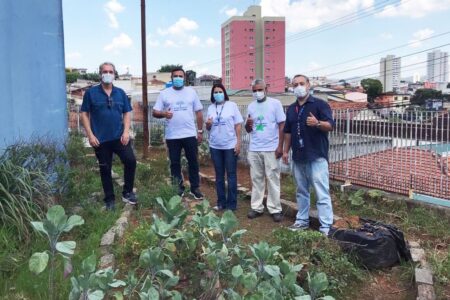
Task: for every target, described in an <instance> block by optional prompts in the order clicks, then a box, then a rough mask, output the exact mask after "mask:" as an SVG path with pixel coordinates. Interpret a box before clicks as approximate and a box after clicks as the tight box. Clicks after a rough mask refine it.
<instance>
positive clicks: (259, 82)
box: [252, 78, 266, 86]
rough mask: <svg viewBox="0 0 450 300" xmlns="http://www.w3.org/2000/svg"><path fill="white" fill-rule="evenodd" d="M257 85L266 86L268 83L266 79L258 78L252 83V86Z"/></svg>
mask: <svg viewBox="0 0 450 300" xmlns="http://www.w3.org/2000/svg"><path fill="white" fill-rule="evenodd" d="M257 84H262V85H264V86H266V82H265V81H264V79H261V78H256V79H255V80H253V81H252V86H255V85H257Z"/></svg>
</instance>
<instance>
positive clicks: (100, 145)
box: [81, 62, 137, 210]
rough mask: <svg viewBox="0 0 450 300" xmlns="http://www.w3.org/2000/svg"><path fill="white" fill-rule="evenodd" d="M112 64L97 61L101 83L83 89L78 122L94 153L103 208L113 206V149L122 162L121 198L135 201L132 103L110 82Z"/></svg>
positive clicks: (131, 201) (130, 201) (112, 74)
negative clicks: (102, 194)
mask: <svg viewBox="0 0 450 300" xmlns="http://www.w3.org/2000/svg"><path fill="white" fill-rule="evenodd" d="M115 71H116V69H115V67H114V65H113V64H112V63H109V62H105V63H103V64H101V65H100V67H99V73H100V76H101V84H99V85H96V86H93V87H92V88H90V89H89V90H87V91H86V93H85V94H84V97H83V104H82V105H81V122H82V123H83V126H84V128H85V130H86V134H87V136H88V138H89V144H91V146H92V147H94V150H95V155H96V156H97V159H98V163H99V167H100V176H101V179H102V185H103V191H104V193H105V199H104V201H105V204H106V209H108V210H113V209H114V201H115V197H114V187H113V183H112V177H111V167H112V157H113V153H116V154H117V156H119V158H120V160H121V161H122V163H123V164H124V182H125V184H124V186H123V192H122V201H123V202H125V203H129V204H133V205H134V204H136V203H137V200H136V195H135V194H134V193H133V185H134V174H135V171H136V158H135V156H134V153H133V149H132V148H131V144H130V134H129V129H130V123H131V113H130V112H131V110H132V109H131V105H130V102H129V100H128V97H127V95H126V94H125V92H124V91H123V90H122V89H120V88H118V87H115V86H114V85H113V84H112V83H113V81H114V77H115Z"/></svg>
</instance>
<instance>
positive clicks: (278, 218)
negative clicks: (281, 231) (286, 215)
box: [272, 213, 283, 223]
mask: <svg viewBox="0 0 450 300" xmlns="http://www.w3.org/2000/svg"><path fill="white" fill-rule="evenodd" d="M272 219H273V221H274V222H276V223H279V222H281V220H282V219H283V215H282V214H281V213H274V214H272Z"/></svg>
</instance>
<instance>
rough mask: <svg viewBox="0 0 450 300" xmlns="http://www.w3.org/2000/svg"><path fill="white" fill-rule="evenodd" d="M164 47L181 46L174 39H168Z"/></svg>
mask: <svg viewBox="0 0 450 300" xmlns="http://www.w3.org/2000/svg"><path fill="white" fill-rule="evenodd" d="M164 47H166V48H179V47H180V45H178V44H177V43H175V42H174V41H172V40H166V41H165V42H164Z"/></svg>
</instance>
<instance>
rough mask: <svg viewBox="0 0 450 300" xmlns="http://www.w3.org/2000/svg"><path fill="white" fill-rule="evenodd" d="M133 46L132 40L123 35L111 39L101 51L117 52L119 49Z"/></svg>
mask: <svg viewBox="0 0 450 300" xmlns="http://www.w3.org/2000/svg"><path fill="white" fill-rule="evenodd" d="M132 45H133V40H132V39H131V38H130V37H129V36H128V35H127V34H125V33H121V34H120V35H118V36H116V37H115V38H113V40H112V42H111V43H110V44H108V45H106V46H105V47H104V48H103V49H104V50H105V51H119V50H120V49H126V48H130V47H131V46H132Z"/></svg>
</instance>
